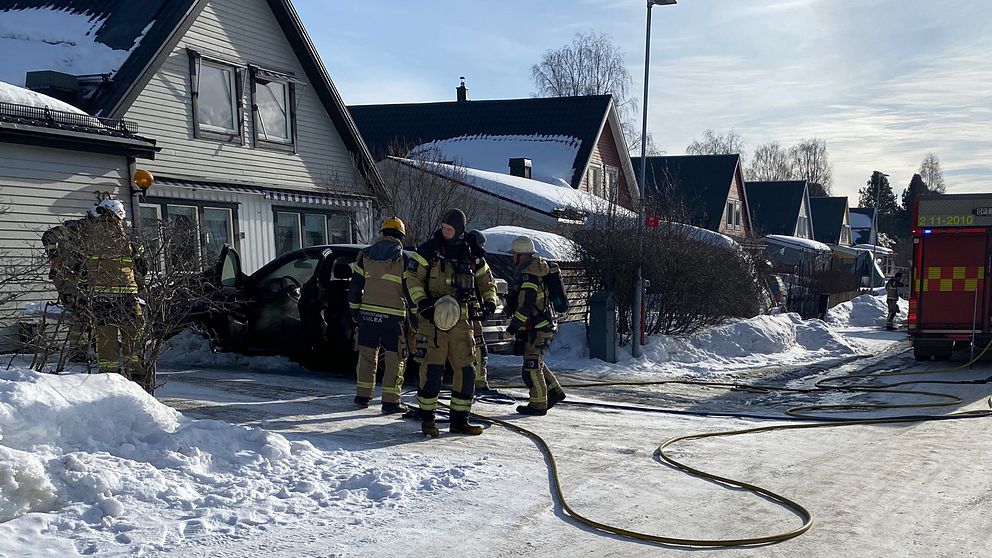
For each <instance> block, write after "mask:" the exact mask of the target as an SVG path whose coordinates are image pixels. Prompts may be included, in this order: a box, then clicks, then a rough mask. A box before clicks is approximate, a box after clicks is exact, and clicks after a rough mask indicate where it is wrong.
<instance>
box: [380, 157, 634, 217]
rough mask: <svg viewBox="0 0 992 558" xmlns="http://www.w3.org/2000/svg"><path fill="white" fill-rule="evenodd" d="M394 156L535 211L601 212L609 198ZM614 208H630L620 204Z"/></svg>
mask: <svg viewBox="0 0 992 558" xmlns="http://www.w3.org/2000/svg"><path fill="white" fill-rule="evenodd" d="M394 159H396V160H398V161H402V162H404V163H406V164H408V165H412V166H416V167H421V168H423V169H425V170H433V171H435V172H438V173H441V174H444V175H446V176H457V177H459V178H460V179H463V180H464V181H465V182H466V183H467V184H468V185H469V186H472V187H474V188H477V189H479V190H482V191H485V192H488V193H490V194H493V195H496V196H499V197H502V198H505V199H509V200H513V201H516V202H519V203H521V204H523V205H525V206H527V207H530V208H533V209H535V210H537V211H540V212H543V213H547V214H552V213H554V211H555V210H556V209H575V210H580V211H585V212H587V213H605V212H606V211H607V210H608V209H609V202H607V201H606V200H605V199H603V198H600V197H598V196H594V195H592V194H589V193H587V192H582V191H580V190H575V189H573V188H572V187H571V186H569V185H567V184H566V185H564V186H552V185H550V184H547V183H545V182H541V181H539V180H534V179H530V178H523V177H520V176H513V175H510V174H504V173H498V172H491V171H487V170H479V169H476V168H464V167H461V166H455V165H448V164H445V163H435V162H432V161H413V160H410V159H401V158H396V157H394ZM614 209H615V210H618V211H621V212H626V213H630V215H634V213H633V212H631V211H629V210H627V209H623V208H620V207H617V208H614Z"/></svg>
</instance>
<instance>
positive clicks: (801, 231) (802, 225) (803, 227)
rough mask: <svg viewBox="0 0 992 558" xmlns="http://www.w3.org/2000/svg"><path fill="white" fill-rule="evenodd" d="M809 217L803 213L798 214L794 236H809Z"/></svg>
mask: <svg viewBox="0 0 992 558" xmlns="http://www.w3.org/2000/svg"><path fill="white" fill-rule="evenodd" d="M808 223H809V219H808V218H807V217H806V216H805V215H800V216H799V224H797V225H796V236H798V237H799V238H809V236H810V235H809V225H808Z"/></svg>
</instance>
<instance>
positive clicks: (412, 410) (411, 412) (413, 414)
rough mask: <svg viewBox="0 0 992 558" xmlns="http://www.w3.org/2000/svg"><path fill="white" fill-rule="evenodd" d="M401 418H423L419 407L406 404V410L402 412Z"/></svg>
mask: <svg viewBox="0 0 992 558" xmlns="http://www.w3.org/2000/svg"><path fill="white" fill-rule="evenodd" d="M403 418H405V419H409V420H421V419H422V418H423V411H421V410H420V407H411V406H409V405H407V408H406V412H405V413H403Z"/></svg>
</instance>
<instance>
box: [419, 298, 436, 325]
mask: <svg viewBox="0 0 992 558" xmlns="http://www.w3.org/2000/svg"><path fill="white" fill-rule="evenodd" d="M417 315H418V316H420V317H421V318H423V319H425V320H427V321H428V322H430V323H432V324H433V323H434V301H433V300H431V299H429V298H425V299H423V300H421V301H420V302H419V303H418V304H417Z"/></svg>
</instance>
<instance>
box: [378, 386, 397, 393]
mask: <svg viewBox="0 0 992 558" xmlns="http://www.w3.org/2000/svg"><path fill="white" fill-rule="evenodd" d="M382 393H391V394H393V395H399V394H400V389H399V388H391V387H386V386H382Z"/></svg>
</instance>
